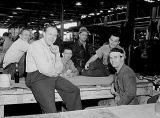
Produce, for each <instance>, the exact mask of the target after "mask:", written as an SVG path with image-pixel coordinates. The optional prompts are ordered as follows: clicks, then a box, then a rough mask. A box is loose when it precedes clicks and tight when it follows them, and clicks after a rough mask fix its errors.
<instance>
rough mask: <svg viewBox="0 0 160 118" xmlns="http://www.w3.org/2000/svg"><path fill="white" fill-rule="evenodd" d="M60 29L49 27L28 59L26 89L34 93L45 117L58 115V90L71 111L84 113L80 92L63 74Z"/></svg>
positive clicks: (33, 44)
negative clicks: (82, 111)
mask: <svg viewBox="0 0 160 118" xmlns="http://www.w3.org/2000/svg"><path fill="white" fill-rule="evenodd" d="M57 35H58V32H57V29H56V27H54V26H48V27H47V28H45V30H44V38H41V39H40V40H37V41H35V42H33V43H32V44H30V46H29V49H28V51H27V57H26V71H27V78H26V85H27V86H28V87H29V88H30V89H31V91H32V93H33V95H34V97H35V99H36V101H37V102H38V103H39V104H40V107H41V109H42V111H43V113H53V112H57V110H56V106H55V89H56V90H57V92H58V93H59V94H60V96H61V98H62V99H63V101H64V103H65V104H66V107H67V110H68V111H71V110H80V109H82V106H81V99H80V90H79V88H78V87H76V86H75V85H73V84H72V83H71V82H69V81H68V80H66V79H65V78H63V77H60V76H59V75H60V73H61V72H62V69H63V64H62V60H61V57H60V53H59V47H58V46H57V45H54V42H55V41H56V39H57Z"/></svg>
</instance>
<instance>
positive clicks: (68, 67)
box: [61, 47, 79, 78]
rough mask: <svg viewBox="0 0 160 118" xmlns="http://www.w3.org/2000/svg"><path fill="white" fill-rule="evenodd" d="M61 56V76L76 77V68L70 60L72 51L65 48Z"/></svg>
mask: <svg viewBox="0 0 160 118" xmlns="http://www.w3.org/2000/svg"><path fill="white" fill-rule="evenodd" d="M62 55H63V57H62V62H63V70H62V74H61V76H62V77H64V78H68V77H74V76H77V75H78V73H79V72H78V70H77V68H76V67H75V66H74V63H73V61H72V60H71V57H72V49H71V48H68V47H65V48H64V50H63V53H62Z"/></svg>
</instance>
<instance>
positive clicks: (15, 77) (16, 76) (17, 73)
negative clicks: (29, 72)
mask: <svg viewBox="0 0 160 118" xmlns="http://www.w3.org/2000/svg"><path fill="white" fill-rule="evenodd" d="M14 79H15V83H19V71H18V63H16V72H15V73H14Z"/></svg>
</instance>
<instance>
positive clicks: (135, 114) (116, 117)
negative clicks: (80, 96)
mask: <svg viewBox="0 0 160 118" xmlns="http://www.w3.org/2000/svg"><path fill="white" fill-rule="evenodd" d="M154 106H155V104H142V105H122V106H116V107H103V108H95V109H85V110H77V111H70V112H59V113H50V114H37V115H26V116H12V117H6V118H159V117H160V116H157V115H156V113H155V110H154Z"/></svg>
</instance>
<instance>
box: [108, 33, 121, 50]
mask: <svg viewBox="0 0 160 118" xmlns="http://www.w3.org/2000/svg"><path fill="white" fill-rule="evenodd" d="M118 44H119V37H116V36H113V35H111V37H110V38H109V45H110V47H111V48H115V47H116V46H117V45H118Z"/></svg>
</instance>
